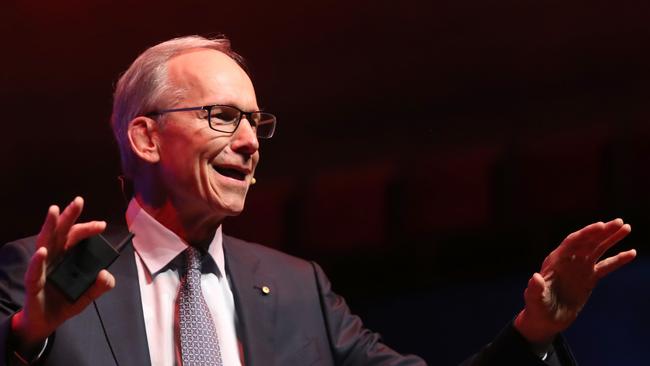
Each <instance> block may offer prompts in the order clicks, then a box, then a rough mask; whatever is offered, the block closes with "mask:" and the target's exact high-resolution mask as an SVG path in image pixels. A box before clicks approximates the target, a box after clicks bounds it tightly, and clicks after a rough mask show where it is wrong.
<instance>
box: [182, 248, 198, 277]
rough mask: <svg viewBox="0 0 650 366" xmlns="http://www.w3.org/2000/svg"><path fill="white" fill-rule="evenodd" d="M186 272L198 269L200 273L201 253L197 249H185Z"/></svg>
mask: <svg viewBox="0 0 650 366" xmlns="http://www.w3.org/2000/svg"><path fill="white" fill-rule="evenodd" d="M185 263H186V270H187V271H189V270H191V269H198V270H199V272H200V271H201V252H199V251H198V249H196V248H194V247H192V246H189V247H187V249H185Z"/></svg>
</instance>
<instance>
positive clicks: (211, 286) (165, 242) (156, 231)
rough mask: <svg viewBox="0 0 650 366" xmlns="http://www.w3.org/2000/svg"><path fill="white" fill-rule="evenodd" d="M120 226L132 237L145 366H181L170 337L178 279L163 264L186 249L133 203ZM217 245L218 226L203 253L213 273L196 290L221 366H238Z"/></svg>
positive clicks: (232, 317) (176, 346)
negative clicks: (212, 331)
mask: <svg viewBox="0 0 650 366" xmlns="http://www.w3.org/2000/svg"><path fill="white" fill-rule="evenodd" d="M126 221H127V223H128V226H129V230H130V231H131V232H132V233H134V234H135V237H134V238H133V247H134V248H135V260H136V265H137V268H138V280H139V282H140V295H141V297H142V312H143V315H144V324H145V328H146V332H147V342H148V345H149V355H150V356H151V364H152V365H155V366H159V365H160V366H172V365H181V362H180V359H179V355H180V348H179V344H177V342H176V340H175V337H174V316H175V303H176V296H177V295H178V288H179V284H180V278H179V275H178V271H177V270H176V269H175V266H169V264H170V262H172V260H174V259H175V258H176V257H177V256H178V255H179V254H181V253H182V252H183V251H184V250H185V249H186V248H187V246H188V244H187V243H185V242H184V241H183V240H182V239H181V238H179V237H178V236H177V235H176V234H175V233H173V232H172V231H171V230H169V229H167V228H166V227H165V226H163V225H162V224H160V223H159V222H158V221H156V220H155V219H154V218H153V217H151V215H149V214H148V213H147V212H146V211H145V210H144V209H142V207H141V206H140V205H139V204H138V202H137V201H136V200H135V199H132V200H131V202H130V203H129V208H128V209H127V211H126ZM222 243H223V235H222V233H221V226H219V228H218V229H217V230H216V233H215V235H214V239H212V243H211V244H210V247H209V249H208V253H209V254H210V256H211V257H212V259H213V261H214V263H215V264H216V268H214V270H213V271H212V272H208V273H203V274H202V275H201V289H202V291H203V296H204V297H205V301H206V302H207V304H208V308H209V309H210V313H211V314H212V319H213V320H214V323H215V326H216V329H217V334H218V336H219V347H220V348H221V358H222V361H223V364H224V365H225V366H231V365H238V366H239V365H241V358H240V355H239V346H238V339H237V332H236V330H235V329H236V327H235V323H236V321H237V319H236V313H235V302H234V299H233V294H232V291H231V290H230V283H229V281H228V278H227V274H226V271H225V268H226V266H225V259H224V254H223V244H222ZM203 272H205V270H204V271H203ZM224 274H225V275H224Z"/></svg>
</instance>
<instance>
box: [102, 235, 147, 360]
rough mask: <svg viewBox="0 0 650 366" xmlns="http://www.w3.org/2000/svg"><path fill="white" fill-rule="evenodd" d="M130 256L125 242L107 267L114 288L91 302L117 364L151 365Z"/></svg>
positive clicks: (135, 269)
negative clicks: (95, 306)
mask: <svg viewBox="0 0 650 366" xmlns="http://www.w3.org/2000/svg"><path fill="white" fill-rule="evenodd" d="M111 242H112V243H115V242H116V241H111ZM134 259H135V256H134V252H133V245H132V243H128V244H127V245H126V247H125V248H124V250H123V251H122V254H121V255H120V256H119V257H118V258H117V259H116V260H115V262H114V263H113V264H112V265H111V266H110V267H109V269H108V270H109V272H111V273H112V274H113V276H115V288H114V289H112V290H111V291H109V292H108V293H106V294H104V295H103V296H102V297H100V298H99V299H97V300H96V301H95V303H96V304H97V311H98V313H99V314H100V316H101V320H102V322H103V324H104V327H105V329H106V336H107V338H108V342H109V343H110V346H111V348H112V350H113V352H114V354H115V357H116V358H117V362H118V364H119V365H121V366H125V365H149V364H151V360H150V358H149V346H148V344H147V332H146V330H145V326H144V316H143V314H142V301H141V300H140V287H139V282H138V272H137V268H136V265H135V260H134Z"/></svg>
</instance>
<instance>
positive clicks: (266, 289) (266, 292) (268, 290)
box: [255, 286, 271, 295]
mask: <svg viewBox="0 0 650 366" xmlns="http://www.w3.org/2000/svg"><path fill="white" fill-rule="evenodd" d="M255 288H256V289H258V290H260V291H262V294H264V295H270V294H271V288H270V287H269V286H255Z"/></svg>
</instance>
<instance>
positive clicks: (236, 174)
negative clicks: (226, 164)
mask: <svg viewBox="0 0 650 366" xmlns="http://www.w3.org/2000/svg"><path fill="white" fill-rule="evenodd" d="M212 168H213V169H214V170H215V171H216V172H217V173H219V174H221V175H223V176H225V177H228V178H232V179H236V180H240V181H244V180H245V179H246V174H244V173H242V172H240V171H239V170H237V169H232V168H222V167H218V166H212Z"/></svg>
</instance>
